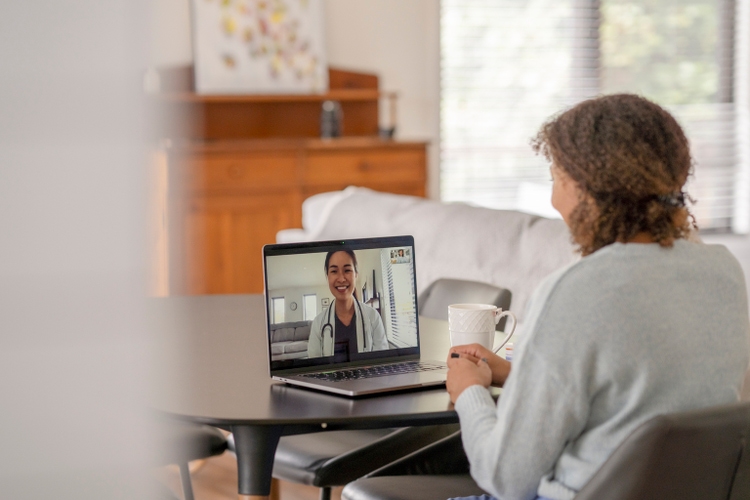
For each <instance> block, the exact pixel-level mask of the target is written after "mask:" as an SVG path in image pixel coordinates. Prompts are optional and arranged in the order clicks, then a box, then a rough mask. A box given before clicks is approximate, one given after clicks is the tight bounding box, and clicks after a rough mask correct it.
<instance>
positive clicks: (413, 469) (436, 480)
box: [342, 403, 750, 500]
mask: <svg viewBox="0 0 750 500" xmlns="http://www.w3.org/2000/svg"><path fill="white" fill-rule="evenodd" d="M749 443H750V403H739V404H733V405H728V406H721V407H714V408H708V409H703V410H695V411H691V412H685V413H679V414H670V415H661V416H657V417H655V418H653V419H651V420H649V421H647V422H646V423H644V424H643V425H641V426H640V427H638V428H637V429H636V430H635V431H634V432H633V433H632V434H631V435H630V436H629V437H628V438H627V439H626V440H625V441H624V442H623V443H622V444H621V445H620V446H619V447H618V448H617V449H616V450H615V451H614V452H613V453H612V455H611V456H610V457H609V459H607V461H606V462H605V463H604V464H603V465H602V467H601V468H600V469H599V471H597V472H596V474H594V476H593V477H592V478H591V480H590V481H589V482H588V483H587V484H586V485H585V486H584V487H583V489H581V491H579V492H578V494H577V495H576V500H594V499H596V500H600V499H603V498H606V499H607V500H656V499H659V500H691V499H695V500H740V499H749V498H750V445H749ZM482 493H484V492H483V491H482V489H481V488H479V486H477V484H476V483H475V482H474V481H473V480H472V479H471V476H469V475H468V461H467V460H466V456H465V454H464V453H463V448H462V447H461V440H460V434H459V433H456V434H454V435H453V436H450V437H448V438H446V439H444V440H442V441H440V442H437V443H434V444H433V445H431V446H428V447H427V448H425V449H423V450H419V451H417V452H416V453H413V454H411V455H409V456H407V457H404V458H402V459H400V460H398V461H396V462H394V463H393V464H390V465H387V466H385V467H383V468H381V469H379V470H377V471H374V472H372V473H371V474H369V475H368V476H366V477H365V478H363V479H360V480H358V481H355V482H353V483H351V484H349V485H347V486H346V487H345V488H344V491H343V494H342V499H344V500H445V499H446V498H450V497H455V496H468V495H481V494H482Z"/></svg>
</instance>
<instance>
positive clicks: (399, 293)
mask: <svg viewBox="0 0 750 500" xmlns="http://www.w3.org/2000/svg"><path fill="white" fill-rule="evenodd" d="M351 251H352V252H353V253H354V256H355V257H356V261H357V265H356V268H357V272H356V276H354V273H353V272H349V273H343V272H342V273H341V274H337V273H338V265H341V267H343V268H344V269H346V268H347V267H351V263H352V259H351V258H350V257H349V256H348V255H343V254H341V252H337V254H339V255H338V259H337V258H336V257H332V259H331V261H332V263H333V264H334V265H333V266H332V265H330V264H329V271H330V270H331V269H332V268H333V269H334V270H333V271H331V272H329V273H327V272H326V269H325V260H326V254H327V252H315V253H303V254H294V255H272V256H267V257H266V276H267V294H268V297H269V300H268V307H269V311H268V318H269V323H270V325H269V326H270V331H269V334H270V335H271V342H270V346H271V360H272V361H283V360H306V359H310V360H313V359H318V358H320V359H321V361H323V358H326V359H330V362H339V361H355V360H357V359H359V358H366V357H367V355H368V353H371V352H377V351H383V350H395V349H403V348H410V347H417V345H418V337H417V332H418V330H417V311H416V297H415V288H416V287H415V283H414V263H413V259H412V252H413V249H412V247H409V246H406V247H389V248H374V249H354V250H351ZM334 261H335V262H334ZM342 271H343V270H342ZM349 295H351V297H352V298H353V299H354V301H353V304H354V316H353V317H352V318H351V320H350V321H349V324H348V325H346V324H345V323H344V321H342V320H341V319H340V318H337V315H336V300H337V299H336V297H337V296H338V297H339V299H338V300H339V301H340V302H342V303H344V302H346V300H347V297H348V296H349ZM346 319H347V318H344V320H346Z"/></svg>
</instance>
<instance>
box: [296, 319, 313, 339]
mask: <svg viewBox="0 0 750 500" xmlns="http://www.w3.org/2000/svg"><path fill="white" fill-rule="evenodd" d="M309 338H310V323H308V324H306V325H304V326H298V327H297V328H295V329H294V340H297V341H299V340H304V341H305V343H307V340H308V339H309Z"/></svg>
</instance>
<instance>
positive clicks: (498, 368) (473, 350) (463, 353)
mask: <svg viewBox="0 0 750 500" xmlns="http://www.w3.org/2000/svg"><path fill="white" fill-rule="evenodd" d="M453 353H456V354H458V355H459V356H460V357H461V358H466V359H468V360H469V361H472V362H474V363H475V364H476V363H478V362H479V360H481V359H482V358H484V359H486V360H487V365H488V366H489V367H490V371H491V372H492V382H491V384H492V385H497V386H500V387H502V386H503V384H505V380H506V379H507V378H508V375H510V365H511V364H510V361H506V360H504V359H503V358H501V357H500V356H498V355H497V354H495V353H494V352H492V351H490V350H489V349H487V348H486V347H484V346H482V345H481V344H468V345H457V346H454V347H451V348H450V351H448V366H449V367H450V362H451V355H452V354H453Z"/></svg>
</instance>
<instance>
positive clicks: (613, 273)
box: [456, 240, 750, 500]
mask: <svg viewBox="0 0 750 500" xmlns="http://www.w3.org/2000/svg"><path fill="white" fill-rule="evenodd" d="M747 303H748V302H747V292H746V288H745V283H744V278H743V273H742V269H741V268H740V266H739V264H738V263H737V261H736V260H735V259H734V257H733V256H732V255H731V254H730V253H729V252H728V251H727V249H726V248H724V247H723V246H719V245H703V244H700V243H690V242H687V241H684V240H679V241H677V242H675V245H674V247H672V248H669V249H667V248H661V247H659V246H658V245H657V244H619V243H617V244H613V245H609V246H607V247H605V248H603V249H601V250H599V251H597V252H595V253H594V254H592V255H589V256H588V257H584V258H583V259H581V260H580V261H578V262H576V263H575V264H572V265H571V266H569V267H567V268H565V269H562V270H560V271H558V272H556V273H554V274H553V275H551V276H550V277H549V278H548V279H547V280H546V281H544V282H543V283H542V285H541V286H540V287H539V288H538V289H537V291H536V292H535V294H534V296H533V298H532V300H531V302H530V304H529V308H528V311H527V317H526V321H525V328H524V333H523V335H522V336H521V337H522V339H521V341H520V342H519V345H518V346H517V349H516V355H515V359H514V362H513V368H512V370H511V374H510V376H509V377H508V380H507V381H506V383H505V387H504V389H503V392H502V395H501V397H500V400H499V402H498V404H497V407H496V406H495V404H494V402H493V400H492V398H491V397H490V396H489V393H488V391H487V390H486V389H484V388H483V387H481V386H478V385H476V386H472V387H469V388H468V389H466V390H465V391H464V392H463V393H462V394H461V396H460V397H459V398H458V401H457V402H456V410H457V411H458V415H459V418H460V420H461V429H462V431H463V443H464V448H465V449H466V453H467V455H468V457H469V461H470V462H471V474H472V476H473V477H474V479H475V480H476V481H477V483H478V484H479V485H480V486H481V487H482V488H483V489H485V490H486V491H488V492H490V493H492V494H493V495H494V496H496V497H497V498H500V499H514V500H515V499H527V498H534V497H535V495H537V494H538V495H540V496H543V497H548V498H551V499H570V498H573V496H574V494H575V492H576V491H577V490H579V489H580V488H581V487H582V486H583V485H584V484H585V483H586V482H587V481H588V480H589V478H591V476H592V475H593V474H594V472H596V470H597V469H598V468H599V467H600V466H601V464H602V463H603V462H604V461H605V460H606V459H607V457H608V456H609V455H610V453H611V452H612V451H613V450H614V449H615V448H616V447H617V445H618V444H620V442H621V441H622V440H623V439H624V438H625V437H626V436H627V435H628V434H630V433H631V432H632V431H633V430H634V429H635V428H636V427H637V426H638V425H639V424H641V423H642V422H643V421H645V420H646V419H648V418H649V417H651V416H654V415H657V414H660V413H666V412H674V411H682V410H689V409H694V408H699V407H705V406H711V405H718V404H723V403H728V402H733V401H737V400H738V398H739V393H740V388H741V387H740V386H741V383H742V380H743V374H744V373H745V370H746V369H747V368H748V360H749V358H750V324H749V322H748V309H747Z"/></svg>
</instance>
